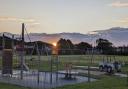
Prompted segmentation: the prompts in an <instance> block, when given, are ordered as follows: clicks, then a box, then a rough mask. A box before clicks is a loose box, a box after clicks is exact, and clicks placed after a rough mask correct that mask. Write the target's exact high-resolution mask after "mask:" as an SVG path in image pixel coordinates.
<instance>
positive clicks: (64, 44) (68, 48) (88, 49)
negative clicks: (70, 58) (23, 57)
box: [0, 36, 128, 55]
mask: <svg viewBox="0 0 128 89" xmlns="http://www.w3.org/2000/svg"><path fill="white" fill-rule="evenodd" d="M4 39H5V48H6V49H11V48H12V45H13V46H16V45H18V44H20V41H19V40H16V39H12V38H9V37H6V36H5V37H4ZM12 40H13V44H12ZM2 43H3V38H2V37H1V36H0V48H1V47H2ZM25 46H26V49H25V51H26V53H27V54H32V55H36V54H38V53H40V54H42V55H50V54H51V53H52V44H48V43H45V42H42V41H36V42H25ZM57 48H58V54H59V55H82V54H88V53H92V51H94V53H95V52H98V53H100V54H106V55H128V46H119V47H115V46H113V43H112V42H110V41H109V40H107V39H103V38H99V39H97V40H96V46H95V47H94V46H92V44H89V43H87V42H80V43H77V44H73V43H72V41H71V40H69V39H63V38H60V40H59V41H58V42H57ZM37 50H38V51H37Z"/></svg>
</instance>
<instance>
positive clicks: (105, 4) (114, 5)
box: [0, 0, 128, 34]
mask: <svg viewBox="0 0 128 89" xmlns="http://www.w3.org/2000/svg"><path fill="white" fill-rule="evenodd" d="M0 2H1V3H0V8H1V9H0V12H1V13H0V32H11V33H15V34H18V33H20V32H21V23H25V24H26V28H27V30H28V32H29V33H37V32H38V33H48V34H52V33H63V32H66V33H82V34H87V33H88V32H92V31H97V30H106V29H108V28H112V27H125V28H127V27H128V11H127V8H128V1H127V0H118V1H117V0H102V1H100V2H98V1H94V0H36V1H35V0H27V1H26V0H20V1H19V0H4V1H0ZM101 12H102V13H101Z"/></svg>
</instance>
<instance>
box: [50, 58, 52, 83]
mask: <svg viewBox="0 0 128 89" xmlns="http://www.w3.org/2000/svg"><path fill="white" fill-rule="evenodd" d="M50 84H52V58H51V75H50Z"/></svg>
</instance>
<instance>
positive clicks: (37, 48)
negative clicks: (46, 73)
mask: <svg viewBox="0 0 128 89" xmlns="http://www.w3.org/2000/svg"><path fill="white" fill-rule="evenodd" d="M36 50H37V53H38V76H37V83H38V84H39V83H40V70H39V69H40V52H39V47H38V44H37V43H36Z"/></svg>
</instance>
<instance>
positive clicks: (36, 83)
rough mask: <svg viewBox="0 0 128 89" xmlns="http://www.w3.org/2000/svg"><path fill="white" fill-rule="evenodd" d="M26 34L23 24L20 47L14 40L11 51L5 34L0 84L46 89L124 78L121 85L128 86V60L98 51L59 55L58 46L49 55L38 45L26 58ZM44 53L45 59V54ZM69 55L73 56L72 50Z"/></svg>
mask: <svg viewBox="0 0 128 89" xmlns="http://www.w3.org/2000/svg"><path fill="white" fill-rule="evenodd" d="M25 31H26V30H25V25H24V24H22V34H21V38H19V39H20V40H19V42H17V43H14V40H12V41H11V44H12V47H11V49H8V48H6V39H5V35H4V34H3V41H2V46H1V47H0V69H1V70H0V82H1V83H8V84H13V85H19V86H22V87H31V88H43V89H45V88H58V87H64V86H67V85H69V86H70V85H71V86H72V85H74V86H75V85H77V84H78V85H79V84H80V85H81V84H82V83H87V84H93V83H94V82H96V83H97V81H99V80H100V79H101V78H103V79H104V78H105V79H106V78H107V77H108V76H113V77H114V78H121V79H122V80H121V81H123V82H125V84H127V82H128V81H127V80H126V81H125V79H127V78H128V76H127V71H128V70H127V69H128V57H127V56H117V55H116V56H115V55H101V54H100V52H98V51H96V50H95V49H91V50H89V51H88V53H86V54H83V55H73V54H72V55H59V54H58V50H59V49H58V48H57V46H56V45H55V44H53V45H52V46H51V48H49V49H50V53H49V50H48V48H47V47H44V48H45V49H44V50H41V49H40V48H39V47H38V46H39V45H38V44H37V43H36V42H35V43H34V44H31V45H29V47H28V49H29V51H30V54H27V53H26V48H25V47H26V45H25V43H24V42H25V40H24V33H25ZM26 32H27V31H26ZM28 38H29V35H28ZM12 39H14V36H12ZM14 44H15V45H14ZM69 49H70V48H69ZM69 49H68V50H69ZM93 50H94V51H93ZM44 51H45V53H46V55H43V54H42V53H43V52H44ZM70 51H71V52H72V53H73V50H71V49H70ZM33 52H36V53H37V54H36V55H35V54H34V53H33ZM104 76H105V77H104ZM113 77H109V78H110V79H112V78H113ZM115 80H116V79H115ZM105 81H107V80H105Z"/></svg>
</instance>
